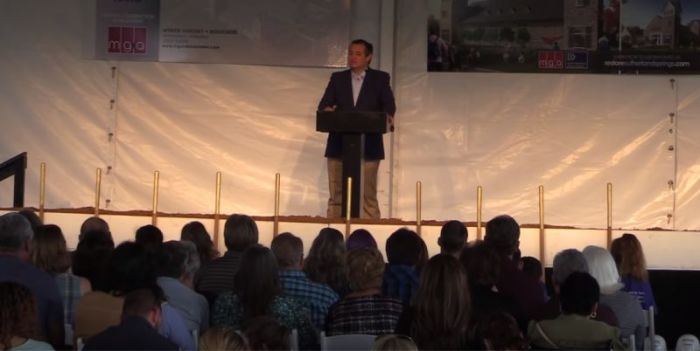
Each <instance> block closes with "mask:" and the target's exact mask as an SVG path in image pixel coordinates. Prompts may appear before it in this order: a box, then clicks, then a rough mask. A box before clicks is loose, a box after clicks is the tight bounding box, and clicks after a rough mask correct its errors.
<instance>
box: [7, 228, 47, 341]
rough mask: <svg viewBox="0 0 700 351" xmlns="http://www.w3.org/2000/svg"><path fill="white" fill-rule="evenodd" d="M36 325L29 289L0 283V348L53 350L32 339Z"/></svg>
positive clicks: (36, 331) (34, 305)
mask: <svg viewBox="0 0 700 351" xmlns="http://www.w3.org/2000/svg"><path fill="white" fill-rule="evenodd" d="M27 225H29V224H28V223H27ZM38 327H39V325H38V323H37V310H36V303H35V302H34V296H33V295H32V292H31V290H29V288H27V287H26V286H24V285H20V284H18V283H15V282H2V283H0V350H18V351H24V350H27V351H28V350H53V349H54V348H53V347H52V346H51V345H49V344H47V343H45V342H42V341H39V340H35V339H34V338H35V336H36V335H37V334H38V332H39V330H38V329H39V328H38Z"/></svg>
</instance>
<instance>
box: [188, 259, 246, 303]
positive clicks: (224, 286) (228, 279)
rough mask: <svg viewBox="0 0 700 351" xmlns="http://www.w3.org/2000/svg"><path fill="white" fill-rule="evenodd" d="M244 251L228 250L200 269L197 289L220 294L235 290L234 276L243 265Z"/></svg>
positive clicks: (196, 284) (196, 283)
mask: <svg viewBox="0 0 700 351" xmlns="http://www.w3.org/2000/svg"><path fill="white" fill-rule="evenodd" d="M242 256H243V253H242V252H233V251H226V254H224V256H222V257H219V258H217V259H215V260H213V261H211V262H209V263H207V264H206V265H205V266H204V267H202V268H201V269H200V270H199V273H198V276H197V281H196V282H195V290H196V291H198V292H210V293H216V294H220V293H222V292H224V291H231V290H233V287H234V286H233V285H234V284H233V277H234V276H235V275H236V273H238V268H239V267H240V266H241V257H242Z"/></svg>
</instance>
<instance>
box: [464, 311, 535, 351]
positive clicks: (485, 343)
mask: <svg viewBox="0 0 700 351" xmlns="http://www.w3.org/2000/svg"><path fill="white" fill-rule="evenodd" d="M476 329H477V331H476V334H477V335H479V336H480V339H479V340H475V342H478V343H479V348H480V349H484V350H527V349H528V342H527V340H525V337H523V333H522V332H521V331H520V328H519V326H518V322H517V321H516V320H515V318H514V317H513V316H511V315H510V314H508V313H507V312H495V313H492V314H489V315H487V316H485V317H484V318H483V319H481V320H479V322H478V323H477V326H476Z"/></svg>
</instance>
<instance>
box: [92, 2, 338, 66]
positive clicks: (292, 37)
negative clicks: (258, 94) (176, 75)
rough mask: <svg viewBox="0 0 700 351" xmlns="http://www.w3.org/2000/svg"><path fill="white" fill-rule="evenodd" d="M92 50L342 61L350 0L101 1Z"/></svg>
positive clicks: (115, 55) (135, 55)
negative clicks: (93, 48)
mask: <svg viewBox="0 0 700 351" xmlns="http://www.w3.org/2000/svg"><path fill="white" fill-rule="evenodd" d="M96 16H97V21H96V23H97V28H96V32H95V33H96V35H95V43H96V45H95V51H96V52H95V57H96V58H98V59H112V60H151V61H161V62H197V63H231V64H258V65H279V66H312V67H338V66H344V65H345V61H346V55H347V41H348V38H349V35H350V0H330V1H326V0H256V1H236V0H211V1H201V0H168V1H159V0H98V2H97V13H96Z"/></svg>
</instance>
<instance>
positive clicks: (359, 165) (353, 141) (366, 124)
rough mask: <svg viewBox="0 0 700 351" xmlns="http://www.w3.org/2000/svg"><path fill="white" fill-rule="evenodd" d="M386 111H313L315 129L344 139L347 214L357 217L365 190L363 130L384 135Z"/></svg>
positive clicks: (345, 209)
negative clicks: (349, 185)
mask: <svg viewBox="0 0 700 351" xmlns="http://www.w3.org/2000/svg"><path fill="white" fill-rule="evenodd" d="M387 122H388V121H387V115H386V113H385V112H364V111H337V112H324V111H318V112H317V113H316V131H318V132H324V133H341V134H342V138H343V180H342V183H343V203H342V214H343V216H344V215H345V213H347V212H346V211H347V208H346V207H347V203H348V201H347V199H348V189H347V188H348V180H347V179H348V177H351V178H352V198H351V204H350V216H351V217H352V218H359V217H360V210H361V207H362V194H363V189H364V180H363V179H362V176H363V174H364V172H363V169H364V155H365V133H381V134H384V133H386V132H387V131H388V130H389V127H388V125H387Z"/></svg>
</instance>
